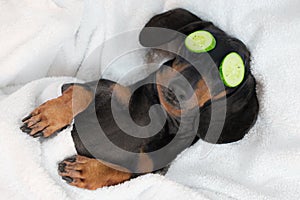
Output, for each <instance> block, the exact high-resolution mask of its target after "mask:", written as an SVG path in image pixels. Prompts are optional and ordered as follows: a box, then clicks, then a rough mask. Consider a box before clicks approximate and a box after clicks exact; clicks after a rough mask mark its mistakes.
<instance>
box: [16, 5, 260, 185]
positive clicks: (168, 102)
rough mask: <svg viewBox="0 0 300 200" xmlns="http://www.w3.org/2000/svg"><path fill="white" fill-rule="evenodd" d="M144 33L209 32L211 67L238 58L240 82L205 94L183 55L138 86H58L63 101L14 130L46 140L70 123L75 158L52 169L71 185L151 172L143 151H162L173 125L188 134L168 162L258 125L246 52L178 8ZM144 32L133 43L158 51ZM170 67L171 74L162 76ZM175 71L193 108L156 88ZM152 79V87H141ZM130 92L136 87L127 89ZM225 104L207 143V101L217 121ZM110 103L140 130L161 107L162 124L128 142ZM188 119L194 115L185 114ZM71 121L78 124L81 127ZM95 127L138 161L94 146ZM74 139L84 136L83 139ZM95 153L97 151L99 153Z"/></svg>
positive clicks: (108, 83)
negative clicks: (199, 143)
mask: <svg viewBox="0 0 300 200" xmlns="http://www.w3.org/2000/svg"><path fill="white" fill-rule="evenodd" d="M146 27H157V28H166V29H169V30H174V31H178V32H180V33H182V34H185V35H189V34H190V33H192V32H194V31H197V30H206V31H209V32H210V33H211V34H212V35H213V36H214V37H215V38H216V40H217V46H216V48H215V49H213V50H211V51H210V52H208V54H209V55H210V57H211V58H212V60H213V62H214V63H215V65H216V66H220V64H221V62H222V59H223V58H224V56H226V55H227V54H228V53H230V52H237V53H238V54H239V55H240V56H241V57H242V59H243V61H244V64H245V76H244V79H243V81H242V83H241V84H240V85H238V86H237V87H235V88H230V87H224V88H225V90H224V91H221V92H219V93H216V94H213V96H212V95H211V94H210V92H209V88H208V85H207V84H206V77H205V75H203V74H201V75H200V74H199V72H197V71H196V70H195V68H194V66H193V65H192V64H191V63H189V62H188V61H187V60H185V59H184V58H183V57H181V56H175V57H174V58H173V59H171V60H169V61H167V62H166V63H165V64H164V65H163V66H162V67H160V68H159V69H158V70H157V71H155V72H154V73H152V74H150V75H149V76H148V77H147V78H145V79H144V80H142V81H139V82H138V83H135V84H132V85H129V86H123V85H121V84H118V83H115V82H113V81H110V80H106V79H100V80H99V81H94V82H89V83H85V84H79V83H70V84H65V85H63V87H62V95H61V96H59V97H58V98H55V99H52V100H49V101H47V102H45V103H43V104H42V105H40V106H39V107H37V108H36V109H34V110H33V111H32V112H31V113H30V114H29V115H28V116H27V117H25V118H24V119H23V120H22V122H23V125H22V127H21V130H22V131H23V132H26V133H28V134H29V135H30V136H33V137H45V138H47V137H50V136H52V135H54V134H55V133H56V132H59V131H60V130H61V129H63V128H64V127H67V126H69V125H70V124H71V123H72V120H73V119H74V121H75V122H74V125H73V129H72V138H73V141H74V144H75V147H76V150H77V153H78V155H75V156H72V157H69V158H66V159H64V160H63V161H62V162H60V163H59V164H58V171H59V175H60V176H61V177H62V178H63V179H64V180H65V181H66V182H68V183H69V184H70V185H72V186H76V187H79V188H85V189H90V190H95V189H97V188H100V187H104V186H111V185H116V184H119V183H122V182H124V181H127V180H129V179H131V178H134V177H136V176H138V175H140V174H145V173H148V172H153V171H156V170H157V169H159V168H161V166H160V165H159V163H157V159H156V158H153V157H152V156H151V155H150V154H149V153H151V152H154V151H156V150H159V149H161V148H162V147H164V146H166V145H168V144H169V143H170V142H171V141H172V140H173V139H174V138H175V136H176V133H177V132H178V130H179V127H180V124H183V123H186V124H187V126H186V127H188V129H189V130H187V131H186V133H185V134H186V135H184V137H182V139H179V140H178V143H177V146H175V147H174V148H173V149H172V153H171V154H170V156H169V158H168V159H167V160H168V161H171V160H173V159H174V158H175V157H176V155H177V154H179V153H180V152H181V151H182V150H183V149H185V148H187V147H188V146H190V145H191V144H194V143H195V142H196V141H197V140H198V139H202V140H205V141H207V142H212V143H218V144H221V143H230V142H236V141H238V140H241V139H242V138H243V137H244V136H245V134H247V132H248V131H249V129H250V128H251V127H252V126H253V125H254V123H255V121H256V119H257V115H258V111H259V104H258V100H257V96H256V81H255V78H254V77H253V75H252V74H251V71H250V52H249V51H248V49H247V47H246V46H245V45H244V44H243V43H242V42H241V41H240V40H238V39H236V38H233V37H231V36H229V35H228V34H226V33H225V32H224V31H222V30H221V29H219V28H218V27H216V26H215V25H214V24H213V23H211V22H207V21H203V20H201V19H200V18H199V17H197V16H196V15H194V14H192V13H190V12H189V11H187V10H184V9H181V8H178V9H174V10H170V11H168V12H165V13H162V14H159V15H156V16H154V17H153V18H151V19H150V21H149V22H148V23H147V24H146V25H145V28H146ZM147 34H148V33H146V32H143V31H142V32H141V35H140V42H141V43H142V44H143V45H144V46H152V47H153V46H155V45H159V44H150V45H149V44H147V40H144V39H143V38H146V36H145V35H147ZM162 38H163V37H162ZM163 40H164V38H163V39H162V40H161V41H160V40H157V41H155V42H158V43H164V42H166V41H163ZM155 42H154V43H155ZM203 67H207V66H203ZM170 68H171V69H173V70H168V69H170ZM177 73H179V74H181V75H182V76H183V77H185V78H186V80H187V81H188V82H189V84H190V86H191V87H192V88H193V92H194V95H196V97H197V102H196V104H193V107H192V108H191V107H189V108H183V107H181V106H180V105H179V99H178V97H177V96H175V95H174V93H173V91H172V90H170V89H169V88H167V87H164V86H162V84H161V83H165V84H166V85H168V84H171V82H172V81H174V80H175V79H176V77H177V75H176V74H177ZM214 78H215V79H218V78H219V77H214ZM151 81H152V83H149V84H147V83H148V82H151ZM156 83H157V84H156ZM175 85H176V84H175ZM175 87H176V86H175ZM133 88H137V89H136V90H135V91H133ZM184 92H186V91H183V93H184ZM189 97H190V96H187V97H185V98H186V99H188V98H189ZM224 98H226V114H225V122H224V125H223V128H222V130H221V133H220V135H219V136H218V137H217V138H216V137H214V136H213V137H210V136H209V135H207V130H208V129H209V126H212V127H214V126H217V125H218V123H220V122H219V121H214V122H211V116H212V103H214V102H216V108H214V109H215V110H216V113H217V115H218V113H220V115H221V113H222V112H224V107H222V106H219V105H218V104H217V102H219V101H221V100H222V99H224ZM111 102H114V105H115V107H116V109H117V110H118V113H120V115H123V114H124V113H125V110H126V109H125V108H128V109H129V114H130V117H131V119H132V120H133V121H134V123H136V124H138V125H139V126H147V125H148V124H149V123H150V122H151V119H150V116H149V109H150V107H151V106H153V105H161V108H163V109H158V110H156V112H155V113H156V116H157V117H158V118H159V117H161V118H162V119H165V122H164V123H163V124H162V128H161V130H160V131H158V133H157V134H156V135H154V136H151V137H147V138H137V137H134V136H130V135H128V134H126V133H125V132H124V131H123V130H122V129H121V128H120V127H119V124H118V123H117V122H116V121H115V119H114V115H113V112H112V109H113V107H112V103H111ZM93 110H95V112H96V116H97V117H96V119H92V118H90V117H89V116H91V115H92V114H91V113H94V112H93ZM189 113H193V114H191V115H189ZM184 114H188V117H187V118H186V119H185V118H184V117H182V116H183V115H184ZM197 114H200V115H197ZM124 115H125V114H124ZM196 115H197V116H199V119H198V120H195V119H194V118H193V117H194V116H196ZM184 120H185V121H184ZM158 121H160V120H158ZM162 121H163V120H162ZM76 122H81V124H80V123H79V124H80V126H79V125H78V123H76ZM195 122H196V123H195ZM97 123H100V124H101V128H102V130H103V131H104V132H105V134H106V136H107V137H108V138H109V140H110V141H111V142H112V143H113V144H115V145H117V146H118V147H120V148H122V149H124V150H126V151H129V152H134V153H136V154H137V155H138V156H137V157H134V158H130V157H124V156H120V155H118V153H116V152H114V151H113V150H112V151H110V150H106V151H105V150H103V148H101V147H102V146H105V145H106V143H105V141H98V140H96V139H95V133H96V132H97V131H98V129H96V128H94V126H93V124H97ZM79 133H80V134H79ZM81 135H84V136H83V137H85V139H83V137H82V136H81ZM83 140H85V141H83ZM86 144H92V146H93V147H96V148H94V149H96V154H97V156H95V154H94V153H91V152H90V149H88V148H87V146H86ZM97 148H99V151H98V152H99V155H98V152H97ZM163 156H165V155H163ZM123 163H126V164H125V165H124V164H123Z"/></svg>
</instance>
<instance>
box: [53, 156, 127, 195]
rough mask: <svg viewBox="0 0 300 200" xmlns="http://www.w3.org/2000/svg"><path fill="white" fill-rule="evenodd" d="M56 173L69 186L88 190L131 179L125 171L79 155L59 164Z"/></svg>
mask: <svg viewBox="0 0 300 200" xmlns="http://www.w3.org/2000/svg"><path fill="white" fill-rule="evenodd" d="M58 171H59V175H60V176H62V179H64V180H65V181H67V182H68V183H69V184H70V185H73V186H76V187H79V188H85V189H89V190H95V189H97V188H100V187H104V186H111V185H116V184H119V183H122V182H124V181H126V180H129V179H130V178H131V177H132V174H131V173H130V172H128V170H126V169H123V168H120V167H118V166H114V165H112V164H109V163H105V164H104V162H102V161H101V162H100V161H99V160H97V159H93V158H88V157H84V156H79V155H76V156H73V157H70V158H67V159H65V160H63V161H62V162H61V163H59V165H58Z"/></svg>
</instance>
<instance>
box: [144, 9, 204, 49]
mask: <svg viewBox="0 0 300 200" xmlns="http://www.w3.org/2000/svg"><path fill="white" fill-rule="evenodd" d="M197 21H198V22H199V21H201V19H200V18H198V17H197V16H196V15H194V14H192V13H190V12H189V11H187V10H185V9H182V8H177V9H174V10H170V11H168V12H165V13H162V14H159V15H155V16H154V17H152V18H151V19H150V21H149V22H147V24H146V25H145V27H144V28H143V29H142V31H141V33H140V37H139V39H140V43H141V44H142V45H143V46H145V47H157V46H160V45H162V44H165V43H168V42H170V41H171V40H173V39H174V38H176V35H177V34H176V32H175V31H179V30H181V29H182V28H183V27H185V26H186V25H188V24H190V23H193V22H197Z"/></svg>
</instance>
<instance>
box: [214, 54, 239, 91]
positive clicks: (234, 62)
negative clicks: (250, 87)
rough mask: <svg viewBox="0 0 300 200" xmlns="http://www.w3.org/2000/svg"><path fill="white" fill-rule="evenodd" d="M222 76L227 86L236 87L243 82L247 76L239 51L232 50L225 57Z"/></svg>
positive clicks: (221, 68) (221, 70) (221, 71)
mask: <svg viewBox="0 0 300 200" xmlns="http://www.w3.org/2000/svg"><path fill="white" fill-rule="evenodd" d="M220 76H221V79H222V80H223V82H224V84H225V85H226V86H227V87H236V86H238V85H239V84H241V82H242V81H243V80H244V76H245V64H244V61H243V59H242V57H241V56H240V55H239V54H238V53H236V52H232V53H230V54H228V55H227V56H226V57H225V58H224V59H223V61H222V63H221V66H220Z"/></svg>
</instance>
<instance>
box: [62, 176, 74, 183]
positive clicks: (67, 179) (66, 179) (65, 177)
mask: <svg viewBox="0 0 300 200" xmlns="http://www.w3.org/2000/svg"><path fill="white" fill-rule="evenodd" d="M62 179H63V180H65V181H67V182H68V183H72V182H73V179H72V178H71V177H68V176H62Z"/></svg>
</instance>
